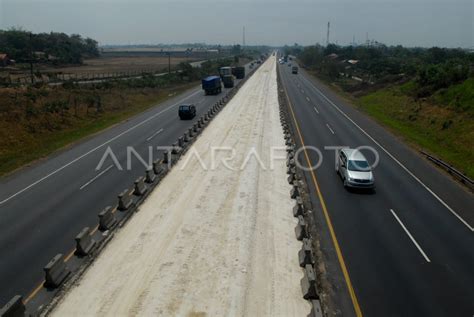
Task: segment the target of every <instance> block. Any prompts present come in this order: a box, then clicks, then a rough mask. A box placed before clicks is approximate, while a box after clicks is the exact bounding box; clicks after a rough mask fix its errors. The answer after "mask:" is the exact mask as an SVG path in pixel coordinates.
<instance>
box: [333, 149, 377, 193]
mask: <svg viewBox="0 0 474 317" xmlns="http://www.w3.org/2000/svg"><path fill="white" fill-rule="evenodd" d="M336 172H337V173H338V174H339V175H340V176H341V178H342V180H343V181H344V187H346V188H368V189H375V179H374V174H373V173H372V168H371V166H370V164H369V162H367V159H366V158H365V157H364V155H363V154H362V153H361V152H360V151H358V150H355V149H342V150H341V151H340V152H339V157H338V160H337V164H336Z"/></svg>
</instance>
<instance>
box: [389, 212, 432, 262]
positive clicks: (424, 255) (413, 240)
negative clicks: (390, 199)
mask: <svg viewBox="0 0 474 317" xmlns="http://www.w3.org/2000/svg"><path fill="white" fill-rule="evenodd" d="M390 211H391V212H392V215H393V216H394V217H395V219H397V221H398V223H399V224H400V226H402V228H403V230H405V233H406V234H407V235H408V237H409V238H410V240H411V242H413V244H414V245H415V246H416V248H417V249H418V251H420V253H421V255H423V257H424V258H425V260H426V262H431V260H430V258H429V257H428V256H427V255H426V253H425V251H423V249H422V248H421V247H420V245H419V244H418V242H416V240H415V238H413V236H412V235H411V233H410V231H408V229H407V228H406V227H405V225H404V224H403V222H402V221H401V220H400V218H398V216H397V214H396V213H395V211H393V209H390Z"/></svg>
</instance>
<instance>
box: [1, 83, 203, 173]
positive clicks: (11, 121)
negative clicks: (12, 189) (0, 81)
mask: <svg viewBox="0 0 474 317" xmlns="http://www.w3.org/2000/svg"><path fill="white" fill-rule="evenodd" d="M195 85H196V83H189V84H184V85H179V86H175V87H173V88H144V89H126V90H123V89H122V90H121V89H117V88H114V89H110V90H107V91H101V92H97V91H94V92H93V94H94V95H92V93H91V91H88V90H84V89H82V90H80V89H78V90H67V91H66V90H64V89H62V88H46V89H45V88H43V89H42V90H39V91H35V90H31V89H29V90H23V91H19V90H18V89H17V90H14V89H0V176H3V175H6V174H8V173H10V172H12V171H14V170H15V169H17V168H19V167H22V166H24V165H26V164H29V163H30V162H32V161H35V160H37V159H40V158H43V157H45V156H48V155H50V154H51V153H53V152H55V151H57V150H59V149H62V148H64V147H66V146H68V145H70V144H72V143H74V142H76V141H78V140H80V139H82V138H84V137H86V136H89V135H92V134H94V133H96V132H99V131H101V130H103V129H105V128H107V127H109V126H111V125H114V124H116V123H119V122H121V121H123V120H125V119H127V118H129V117H131V116H133V115H135V114H138V113H140V112H143V111H144V110H146V109H148V108H150V107H152V106H154V105H156V104H158V103H160V102H163V101H164V100H166V99H168V98H170V97H171V96H174V95H176V94H179V93H181V92H183V91H184V90H186V89H189V88H191V87H193V86H195ZM89 94H90V95H91V96H94V98H95V96H100V100H101V108H100V111H98V110H97V109H94V108H93V107H92V108H91V107H90V103H89V101H90V100H91V99H87V98H88V97H87V96H88V95H89ZM32 98H34V99H35V100H34V103H33V102H32V101H31V99H32ZM76 99H77V100H79V101H78V103H79V105H78V106H77V107H76V106H75V100H76ZM63 100H68V101H69V104H70V105H71V106H68V108H67V109H66V110H62V109H61V110H55V109H52V110H51V109H50V108H51V107H53V106H54V105H58V104H57V102H58V101H63ZM55 102H56V103H55ZM88 103H89V105H88ZM50 110H51V111H50ZM46 111H47V112H46ZM12 132H13V133H12Z"/></svg>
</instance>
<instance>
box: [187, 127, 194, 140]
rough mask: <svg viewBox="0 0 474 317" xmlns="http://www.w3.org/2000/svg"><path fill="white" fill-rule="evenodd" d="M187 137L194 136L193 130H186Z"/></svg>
mask: <svg viewBox="0 0 474 317" xmlns="http://www.w3.org/2000/svg"><path fill="white" fill-rule="evenodd" d="M188 135H189V137H190V138H192V137H193V136H194V130H193V128H189V129H188Z"/></svg>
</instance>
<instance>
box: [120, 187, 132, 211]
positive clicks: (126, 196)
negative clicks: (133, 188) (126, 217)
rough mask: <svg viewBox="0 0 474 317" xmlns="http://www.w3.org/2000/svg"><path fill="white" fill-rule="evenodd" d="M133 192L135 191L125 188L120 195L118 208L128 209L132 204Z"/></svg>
mask: <svg viewBox="0 0 474 317" xmlns="http://www.w3.org/2000/svg"><path fill="white" fill-rule="evenodd" d="M132 193H133V192H130V191H129V190H128V189H125V190H124V191H123V192H121V193H120V194H119V195H118V210H127V209H128V208H130V207H131V206H132V203H133V201H132V197H131V194H132Z"/></svg>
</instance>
